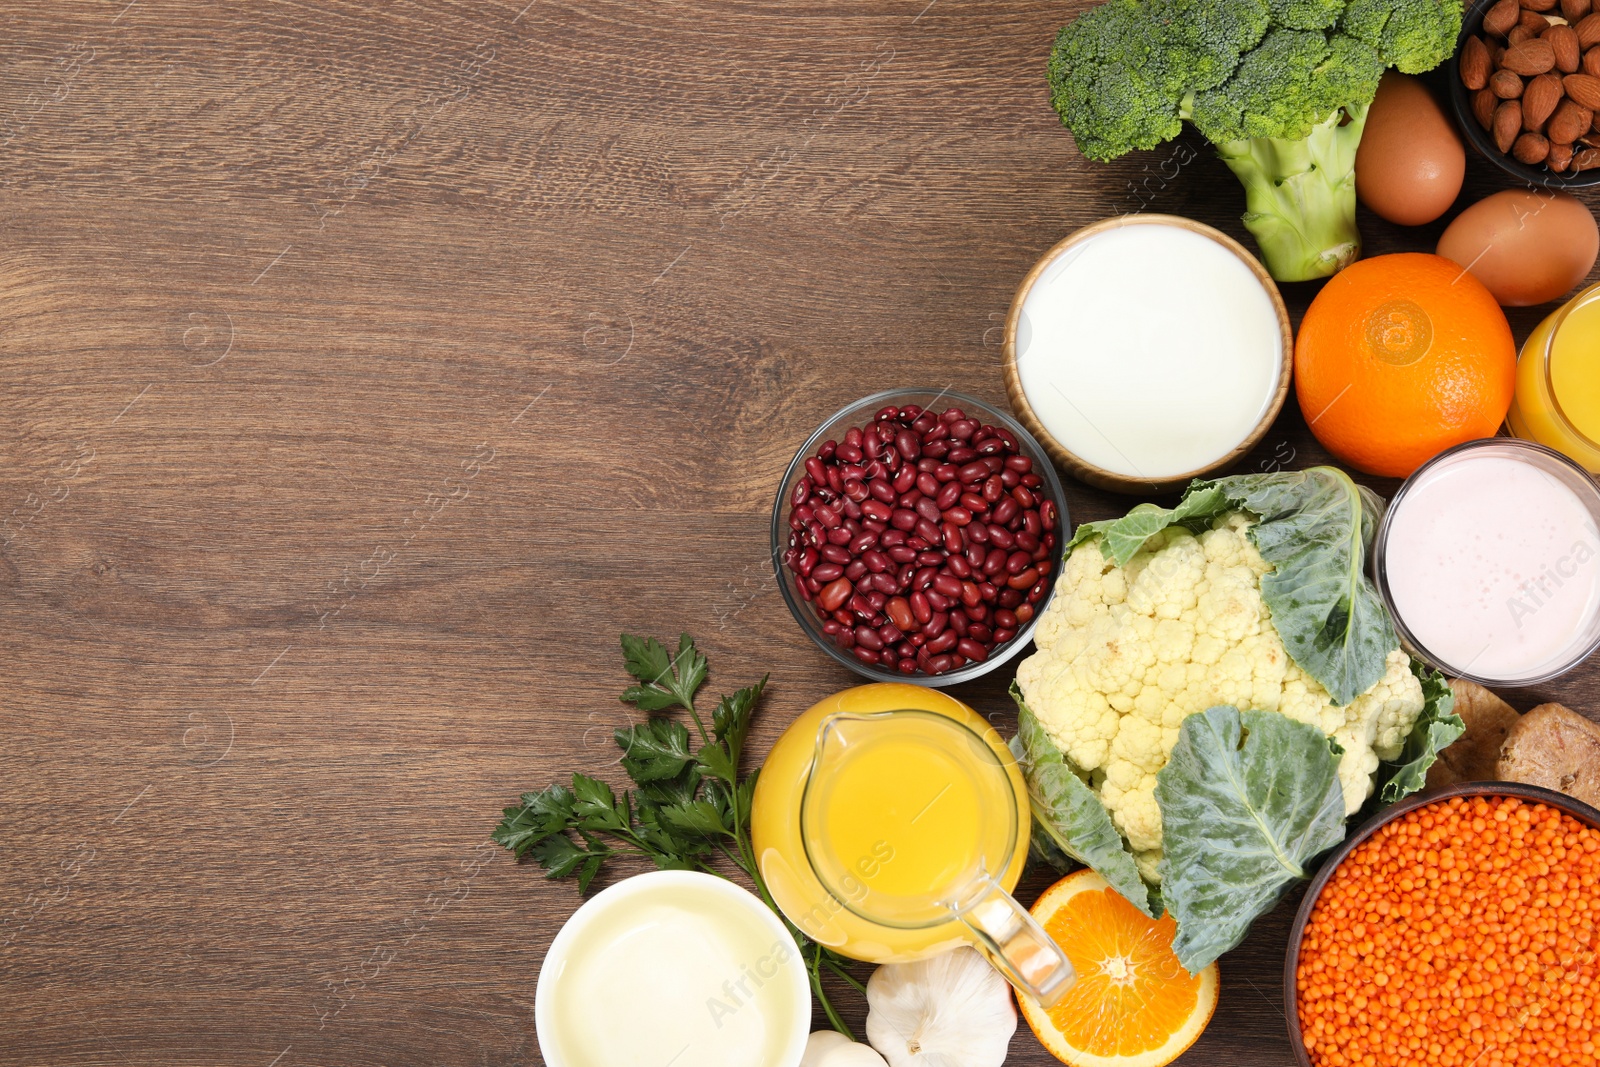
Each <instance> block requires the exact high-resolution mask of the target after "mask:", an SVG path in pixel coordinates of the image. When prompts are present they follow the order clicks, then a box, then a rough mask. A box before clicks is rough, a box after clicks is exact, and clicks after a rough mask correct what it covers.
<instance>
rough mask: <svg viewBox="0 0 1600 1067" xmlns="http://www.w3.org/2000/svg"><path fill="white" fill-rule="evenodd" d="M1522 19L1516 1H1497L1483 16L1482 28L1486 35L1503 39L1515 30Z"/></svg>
mask: <svg viewBox="0 0 1600 1067" xmlns="http://www.w3.org/2000/svg"><path fill="white" fill-rule="evenodd" d="M1521 18H1522V8H1521V6H1520V5H1518V3H1517V0H1499V3H1497V4H1495V5H1494V6H1493V7H1491V8H1490V9H1489V10H1488V11H1486V12H1484V15H1483V28H1484V31H1485V32H1486V33H1492V34H1494V35H1495V36H1496V37H1504V36H1505V35H1506V34H1508V33H1510V32H1511V31H1512V30H1513V29H1515V28H1516V25H1517V23H1518V22H1519V21H1520V20H1521Z"/></svg>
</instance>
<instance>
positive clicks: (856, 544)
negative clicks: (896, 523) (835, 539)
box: [845, 533, 878, 556]
mask: <svg viewBox="0 0 1600 1067" xmlns="http://www.w3.org/2000/svg"><path fill="white" fill-rule="evenodd" d="M877 543H878V535H877V534H874V533H859V534H856V536H854V537H852V538H851V539H850V541H849V543H848V544H846V545H845V549H846V550H847V551H848V552H849V553H850V554H851V555H852V556H859V555H861V554H862V553H864V552H866V551H867V550H868V549H869V548H871V547H872V546H873V545H876V544H877Z"/></svg>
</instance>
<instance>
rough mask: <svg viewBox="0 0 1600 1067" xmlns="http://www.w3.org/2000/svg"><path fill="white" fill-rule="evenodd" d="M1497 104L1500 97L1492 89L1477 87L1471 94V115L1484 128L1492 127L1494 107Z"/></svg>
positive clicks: (1497, 105) (1498, 104)
mask: <svg viewBox="0 0 1600 1067" xmlns="http://www.w3.org/2000/svg"><path fill="white" fill-rule="evenodd" d="M1499 106H1500V98H1499V97H1498V96H1496V95H1494V91H1493V90H1490V89H1479V90H1478V91H1477V92H1475V93H1473V94H1472V115H1473V117H1474V118H1476V119H1477V120H1478V125H1479V126H1482V127H1483V128H1484V129H1485V130H1492V129H1494V109H1495V108H1497V107H1499Z"/></svg>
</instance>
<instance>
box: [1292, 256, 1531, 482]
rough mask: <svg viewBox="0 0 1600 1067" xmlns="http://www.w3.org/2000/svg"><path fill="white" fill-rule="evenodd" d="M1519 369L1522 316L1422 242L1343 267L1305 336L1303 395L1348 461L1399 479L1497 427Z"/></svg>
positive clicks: (1329, 444) (1300, 367) (1297, 356)
mask: <svg viewBox="0 0 1600 1067" xmlns="http://www.w3.org/2000/svg"><path fill="white" fill-rule="evenodd" d="M1516 374H1517V347H1516V343H1515V342H1514V341H1513V340H1512V337H1511V326H1510V324H1509V323H1507V322H1506V315H1505V312H1503V311H1501V310H1500V305H1499V304H1497V303H1495V299H1494V297H1493V296H1492V295H1490V293H1489V290H1488V289H1486V288H1484V286H1483V283H1482V282H1480V281H1478V279H1476V278H1474V277H1473V276H1472V275H1471V274H1469V273H1467V272H1466V271H1465V270H1462V269H1461V267H1460V266H1458V265H1457V264H1455V263H1452V262H1450V261H1449V260H1448V259H1444V258H1443V257H1441V256H1434V255H1427V254H1425V253H1420V252H1403V253H1400V254H1397V255H1391V256H1375V257H1373V258H1372V259H1363V260H1359V261H1357V262H1356V263H1353V264H1351V265H1350V266H1348V267H1346V268H1345V269H1344V270H1342V271H1340V272H1339V273H1338V274H1335V275H1334V276H1333V277H1332V278H1330V279H1329V280H1328V283H1327V284H1326V285H1324V286H1323V287H1322V292H1320V293H1318V294H1317V298H1316V299H1315V300H1313V301H1312V302H1311V307H1310V309H1309V310H1307V311H1306V317H1305V319H1304V320H1303V321H1302V322H1301V323H1300V336H1299V338H1298V340H1297V341H1296V343H1295V352H1294V378H1295V394H1296V395H1297V396H1298V397H1299V399H1300V411H1301V412H1302V413H1303V414H1304V415H1305V417H1306V422H1307V423H1308V424H1309V425H1310V427H1311V432H1312V433H1313V434H1315V435H1316V437H1317V440H1318V441H1321V442H1322V444H1323V447H1325V448H1327V450H1328V451H1329V452H1332V453H1333V454H1334V455H1335V456H1337V457H1338V458H1339V459H1340V460H1342V461H1343V462H1345V463H1348V464H1349V465H1350V466H1352V467H1355V468H1356V469H1358V470H1363V471H1366V472H1367V473H1368V474H1382V475H1387V476H1389V477H1391V478H1404V477H1405V476H1406V475H1408V474H1410V473H1411V472H1412V471H1414V470H1416V469H1417V468H1418V467H1420V466H1421V465H1422V464H1423V463H1425V462H1426V461H1427V460H1429V459H1431V458H1433V457H1434V456H1436V455H1438V454H1439V453H1440V452H1442V451H1444V450H1445V449H1447V448H1449V447H1451V446H1452V445H1458V444H1460V443H1461V442H1463V441H1471V440H1474V439H1476V438H1479V437H1493V436H1494V435H1495V434H1496V433H1497V432H1498V431H1499V429H1500V424H1501V423H1502V422H1504V421H1505V417H1506V410H1507V409H1508V408H1509V407H1510V406H1511V391H1512V388H1513V387H1514V386H1515V384H1516Z"/></svg>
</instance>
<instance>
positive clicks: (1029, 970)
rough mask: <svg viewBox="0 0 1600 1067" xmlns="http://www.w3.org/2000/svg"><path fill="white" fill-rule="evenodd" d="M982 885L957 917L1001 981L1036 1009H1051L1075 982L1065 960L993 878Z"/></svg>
mask: <svg viewBox="0 0 1600 1067" xmlns="http://www.w3.org/2000/svg"><path fill="white" fill-rule="evenodd" d="M984 881H985V883H986V884H984V885H982V886H981V887H980V888H979V889H978V892H977V893H976V894H974V896H973V897H971V898H970V899H969V902H967V903H965V904H963V905H962V906H960V907H959V908H958V909H957V910H956V916H957V918H959V919H960V920H961V922H962V924H963V925H965V926H966V927H967V929H969V930H971V931H972V932H973V934H974V935H976V937H977V939H978V946H979V947H980V948H982V949H983V950H984V955H986V956H988V957H989V962H990V963H992V964H994V966H995V967H996V968H997V969H998V970H999V971H1000V973H1001V974H1003V975H1005V976H1006V979H1007V981H1009V982H1010V983H1011V984H1012V985H1014V986H1016V987H1017V988H1018V989H1019V990H1021V991H1022V992H1024V993H1027V994H1028V995H1029V996H1031V997H1033V999H1034V1000H1037V1001H1038V1002H1039V1005H1040V1006H1041V1007H1044V1008H1051V1007H1054V1006H1055V1005H1056V1004H1057V1003H1058V1002H1059V1001H1060V1000H1061V998H1062V997H1063V996H1065V995H1066V992H1067V990H1068V989H1070V988H1071V987H1072V983H1073V982H1075V981H1077V978H1078V976H1077V972H1076V971H1074V970H1073V969H1072V963H1071V961H1069V960H1068V959H1067V955H1066V953H1064V952H1062V951H1061V946H1060V945H1058V944H1056V943H1055V940H1054V939H1053V938H1051V936H1050V935H1049V934H1047V933H1045V931H1044V928H1043V927H1041V926H1040V925H1039V924H1038V923H1037V922H1035V921H1034V919H1033V916H1031V915H1029V914H1028V913H1027V912H1026V911H1024V910H1023V907H1022V905H1021V904H1018V903H1017V902H1016V900H1015V899H1014V898H1013V897H1012V896H1011V894H1010V893H1007V892H1006V891H1005V890H1004V889H1002V888H1000V884H999V883H998V882H996V881H995V880H994V879H993V878H986V879H985V880H984Z"/></svg>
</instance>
